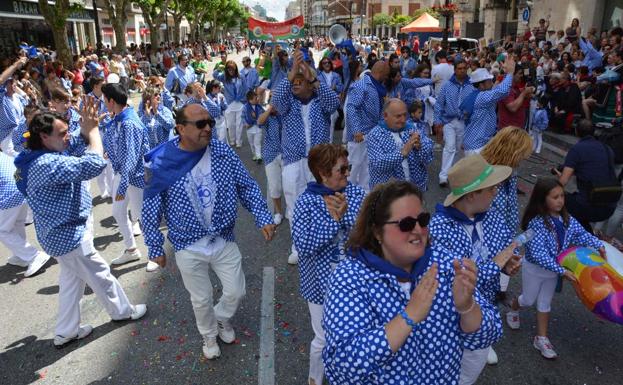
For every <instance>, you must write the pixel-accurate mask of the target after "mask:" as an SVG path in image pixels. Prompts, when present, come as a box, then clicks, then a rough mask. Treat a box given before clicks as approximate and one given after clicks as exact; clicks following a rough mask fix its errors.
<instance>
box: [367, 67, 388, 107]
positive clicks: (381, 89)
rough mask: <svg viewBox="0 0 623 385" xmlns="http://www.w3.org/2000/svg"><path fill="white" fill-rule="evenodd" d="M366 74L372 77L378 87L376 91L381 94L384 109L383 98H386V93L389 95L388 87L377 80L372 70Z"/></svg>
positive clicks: (380, 100) (373, 82) (380, 99)
mask: <svg viewBox="0 0 623 385" xmlns="http://www.w3.org/2000/svg"><path fill="white" fill-rule="evenodd" d="M366 75H368V78H370V80H371V81H372V84H373V85H374V88H376V92H377V93H378V94H379V102H380V103H381V109H382V108H383V99H384V98H385V95H387V89H386V88H385V86H384V85H383V84H382V83H381V82H379V81H378V80H376V79H375V78H374V77H373V76H372V74H371V73H370V72H366Z"/></svg>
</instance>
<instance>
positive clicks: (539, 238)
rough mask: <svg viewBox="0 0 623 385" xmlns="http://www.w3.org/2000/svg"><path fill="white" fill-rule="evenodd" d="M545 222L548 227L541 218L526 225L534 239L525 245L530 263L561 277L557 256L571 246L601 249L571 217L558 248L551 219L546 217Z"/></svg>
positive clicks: (538, 217)
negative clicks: (532, 233)
mask: <svg viewBox="0 0 623 385" xmlns="http://www.w3.org/2000/svg"><path fill="white" fill-rule="evenodd" d="M546 220H547V221H548V223H549V227H547V226H546V225H545V220H544V218H543V217H541V216H537V217H535V218H532V220H531V221H530V222H529V223H528V228H529V229H532V230H534V232H535V236H534V238H533V239H532V240H531V241H530V242H528V243H526V260H527V261H528V262H530V263H533V264H535V265H537V266H539V267H542V268H543V269H545V270H549V271H553V272H554V273H557V274H560V275H562V274H564V272H565V269H564V268H563V267H562V266H560V265H559V264H558V262H557V261H556V257H557V256H558V254H560V253H562V252H563V251H565V250H566V249H568V248H569V247H571V246H584V247H591V248H593V249H595V250H597V249H599V248H601V247H603V244H602V243H601V241H600V240H599V239H597V238H596V237H595V236H593V235H591V234H590V233H589V232H588V231H586V230H585V229H584V227H582V225H580V223H579V222H578V221H577V220H576V219H575V218H573V217H571V216H570V217H569V224H568V225H567V226H566V227H565V230H566V231H565V237H564V241H563V244H562V245H560V247H559V245H558V237H557V236H556V230H555V227H554V224H553V222H552V219H551V218H549V217H548V218H547V219H546ZM561 220H562V219H561Z"/></svg>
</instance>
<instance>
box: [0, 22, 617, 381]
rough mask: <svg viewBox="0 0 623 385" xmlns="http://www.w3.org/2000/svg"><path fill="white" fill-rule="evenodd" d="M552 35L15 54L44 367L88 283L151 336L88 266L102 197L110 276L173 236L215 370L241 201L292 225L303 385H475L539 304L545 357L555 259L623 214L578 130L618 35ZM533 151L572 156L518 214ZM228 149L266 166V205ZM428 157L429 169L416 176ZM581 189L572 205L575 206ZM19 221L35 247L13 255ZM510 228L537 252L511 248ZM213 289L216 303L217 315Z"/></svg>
mask: <svg viewBox="0 0 623 385" xmlns="http://www.w3.org/2000/svg"><path fill="white" fill-rule="evenodd" d="M548 31H549V20H540V21H539V25H538V26H536V27H535V28H534V29H532V30H530V31H528V32H527V33H526V34H525V35H524V36H519V37H518V38H517V39H515V40H513V39H510V38H507V39H505V40H504V41H502V42H501V44H499V45H494V44H493V43H492V44H490V45H489V46H486V47H480V49H479V50H474V51H470V50H459V51H450V50H446V49H442V48H441V46H440V45H439V44H438V43H435V42H433V43H430V45H429V43H428V42H427V43H426V44H425V43H423V42H422V43H420V41H419V40H418V39H417V38H416V39H413V40H410V41H406V42H399V41H397V40H394V39H390V40H388V41H379V40H376V39H369V38H359V39H354V40H352V42H351V43H350V44H340V46H339V47H336V46H334V45H333V44H332V43H330V42H329V41H328V39H326V38H325V37H322V36H316V37H312V38H308V39H305V40H301V41H296V42H294V43H290V44H288V43H287V42H286V44H280V43H278V42H275V41H273V42H247V41H244V42H229V43H227V42H224V43H219V44H217V43H205V42H197V43H189V42H186V43H184V44H180V45H176V46H168V45H163V46H162V47H160V48H159V49H157V50H155V49H153V47H149V46H147V47H146V46H140V47H137V46H132V47H130V50H129V52H127V53H124V54H123V55H120V54H117V53H112V52H111V51H109V50H107V49H106V48H102V47H100V48H99V49H97V50H94V49H90V48H89V49H87V50H86V51H85V52H84V53H83V54H81V55H77V56H76V57H75V58H74V65H73V68H64V66H63V64H62V63H61V62H60V61H58V60H56V57H55V53H54V52H53V51H51V50H46V49H36V48H33V47H28V45H26V44H25V45H24V47H23V49H22V50H21V51H20V52H19V53H18V55H17V57H16V58H9V59H7V60H5V61H4V62H3V72H2V73H1V74H0V84H1V85H2V88H1V89H0V149H1V152H0V183H1V185H0V218H1V220H0V241H1V242H3V244H4V245H5V246H6V247H7V249H8V250H10V251H11V252H12V253H13V255H11V256H10V257H9V258H8V263H9V264H12V265H17V266H23V267H26V268H27V270H26V272H25V273H24V276H26V277H28V276H31V275H33V274H35V273H36V272H37V271H39V270H40V269H41V267H43V266H44V265H45V264H46V263H47V262H48V260H49V259H50V256H51V257H54V258H55V259H56V260H57V261H58V263H59V265H60V277H59V287H60V290H59V313H58V316H57V324H56V329H55V338H54V345H55V346H56V347H59V348H61V347H63V346H65V345H66V344H68V343H71V342H72V341H73V340H76V339H82V338H86V337H87V336H88V335H89V334H90V333H91V331H92V327H91V326H89V325H81V323H80V299H81V297H82V295H83V294H84V289H85V285H88V286H89V287H91V288H92V290H93V291H94V293H95V294H96V296H97V298H98V300H99V301H100V302H101V304H102V306H103V307H104V308H105V309H106V311H107V312H108V314H109V315H110V317H111V318H112V319H113V320H127V319H130V320H137V319H139V318H141V317H143V316H144V315H145V314H146V311H147V306H146V305H145V304H132V303H131V301H130V300H129V299H128V297H127V296H126V294H125V292H124V289H123V287H122V286H121V285H120V284H119V282H118V281H117V279H116V278H115V277H114V276H113V275H112V274H111V271H110V267H109V264H108V263H107V262H106V261H105V260H104V258H102V257H101V256H100V255H99V253H98V251H97V250H96V249H95V248H94V247H93V215H92V197H93V196H95V195H97V193H95V191H94V190H95V188H96V187H95V186H97V188H98V190H99V195H100V196H101V197H102V198H104V199H109V198H110V199H112V215H113V217H114V219H115V221H116V223H117V225H118V230H119V233H120V234H121V235H122V238H123V243H124V251H123V253H122V254H121V255H118V256H115V258H114V259H112V262H111V264H112V265H122V264H126V263H129V262H133V261H137V260H141V259H143V258H145V260H146V262H147V264H146V270H147V271H148V272H154V273H156V272H158V271H159V270H160V269H163V268H166V266H167V264H168V263H170V259H171V258H172V255H171V254H167V253H166V252H165V236H166V238H167V239H168V242H169V243H170V244H171V245H172V248H173V250H174V255H175V262H176V264H177V266H178V268H179V271H180V273H181V277H182V280H183V284H184V286H185V288H186V290H187V291H188V293H189V295H190V300H191V302H192V307H193V311H194V315H195V318H196V325H197V329H198V332H199V333H200V334H201V336H202V337H203V340H204V343H203V346H202V350H203V354H204V355H205V357H206V358H207V359H214V358H217V357H219V356H220V355H221V351H220V347H219V340H220V341H221V342H222V343H226V344H228V343H232V342H234V340H235V338H236V334H235V330H234V328H233V326H232V318H233V317H234V315H235V313H236V310H237V308H238V306H239V304H240V301H241V300H242V298H243V297H244V295H245V275H244V271H243V267H242V262H241V260H242V256H241V253H240V250H239V248H238V245H237V244H236V241H235V237H234V226H235V223H236V220H237V207H238V204H239V203H240V204H241V205H242V206H243V207H244V208H245V209H246V210H247V211H249V212H250V213H251V214H252V216H253V218H254V221H255V225H256V227H257V228H258V229H259V231H261V233H262V235H263V237H264V238H265V239H266V240H267V241H270V240H271V239H272V238H273V236H274V235H275V232H276V231H277V228H279V229H283V228H284V227H286V226H284V224H285V222H286V220H287V221H288V223H289V231H290V234H291V239H292V246H291V250H290V252H289V255H287V256H286V255H284V256H283V258H284V261H285V260H286V258H287V262H288V263H289V264H291V265H298V269H299V272H300V295H301V297H302V298H303V299H304V301H306V302H307V303H308V306H309V315H310V321H311V325H312V329H313V334H314V335H313V336H310V338H313V339H312V340H311V343H310V350H309V360H310V362H309V375H308V383H309V384H315V385H320V384H322V383H323V381H324V378H325V377H326V378H327V380H328V381H329V383H331V384H399V383H400V384H461V385H466V384H473V383H475V382H476V381H477V379H478V377H479V375H480V373H481V372H482V370H483V369H484V367H485V365H486V364H487V363H490V364H495V363H497V362H498V357H497V354H496V353H495V351H494V349H493V345H495V343H496V342H497V341H498V340H499V339H500V338H501V336H502V331H503V326H502V325H503V322H502V319H503V318H504V319H505V321H506V323H507V324H508V326H509V327H510V328H511V329H518V328H520V311H521V308H528V307H531V306H533V305H535V304H536V311H537V317H536V318H537V327H536V335H535V336H534V341H533V345H534V347H535V348H536V349H537V350H538V351H539V352H540V354H541V355H542V356H543V357H545V358H548V359H553V358H556V357H557V353H556V351H555V350H554V347H553V344H552V342H550V340H549V339H548V337H547V336H548V321H549V315H550V312H551V311H552V309H551V304H552V299H553V296H554V293H555V289H556V286H557V284H558V282H559V280H560V278H566V279H569V280H575V277H574V276H573V274H571V273H570V272H569V271H567V270H565V269H564V268H563V267H561V266H560V265H559V264H558V263H557V262H556V256H557V255H558V254H559V253H560V252H562V251H563V250H565V249H566V248H568V247H569V246H571V245H576V246H586V247H592V248H594V249H595V250H598V251H599V252H600V253H601V254H602V256H604V257H605V251H604V247H603V243H602V239H603V240H607V241H610V242H613V243H616V239H614V238H613V236H614V235H615V232H616V231H617V230H618V229H619V228H620V225H621V221H622V220H623V203H622V204H619V197H620V193H619V195H618V196H614V197H612V196H610V195H608V196H604V195H598V194H597V192H595V191H594V188H595V186H598V185H599V186H607V185H609V186H613V185H619V186H620V178H619V177H618V174H616V171H617V170H618V167H617V165H616V163H618V162H616V159H617V157H618V156H619V155H618V153H617V152H616V151H613V150H612V149H611V148H610V147H609V146H608V145H607V144H604V143H603V142H601V141H598V140H597V139H596V137H595V128H594V124H593V122H592V121H591V118H592V113H593V111H594V110H595V109H597V108H600V103H601V99H602V98H601V96H600V95H599V94H600V92H601V91H600V87H601V85H603V84H612V83H613V82H616V81H618V77H617V75H618V73H617V72H616V68H617V66H618V65H619V64H621V63H622V60H623V46H621V36H622V34H623V30H621V28H616V29H614V30H612V31H607V32H604V33H602V34H601V35H599V34H598V33H597V31H596V30H590V31H587V33H584V31H582V30H581V29H580V27H579V22H578V21H577V19H574V21H573V22H572V23H571V26H570V27H568V28H566V30H565V31H559V32H558V33H556V34H551V33H549V32H548ZM235 50H237V51H241V52H245V53H246V52H247V51H248V56H245V57H244V58H243V59H242V66H239V65H238V64H237V63H236V62H235V61H234V60H231V59H230V58H229V56H228V55H229V54H231V53H233V51H235ZM313 51H322V54H321V55H320V57H321V58H320V60H319V61H318V63H315V61H314V57H313V55H312V54H313ZM210 62H216V63H210ZM208 63H210V64H209V66H208ZM212 64H214V65H212ZM208 68H213V70H212V71H210V70H209V69H208ZM618 92H619V94H620V91H618ZM134 93H140V103H139V104H138V107H136V108H134V107H132V106H130V105H129V98H130V97H131V96H132V94H134ZM619 99H620V97H618V98H617V102H616V103H617V105H616V108H617V109H619V108H620V107H621V106H620V103H621V102H620V100H619ZM340 130H341V132H340ZM545 130H554V131H558V132H564V133H569V134H572V135H577V136H579V137H580V141H579V142H578V144H577V145H575V146H574V147H573V148H572V149H571V150H570V151H569V153H568V155H567V157H566V158H565V162H564V164H562V165H561V167H560V168H559V169H556V170H552V171H553V172H554V173H556V176H552V177H550V178H539V179H538V181H537V182H536V185H535V186H534V189H533V191H532V193H531V196H530V197H529V201H528V205H527V207H526V208H525V210H524V211H523V213H520V210H519V204H518V186H517V180H518V176H517V169H518V167H519V165H520V164H521V162H522V161H524V160H526V159H527V158H529V157H530V156H531V155H532V154H533V152H535V153H540V152H541V149H542V135H543V131H545ZM243 134H244V135H243ZM245 137H246V142H248V145H249V146H248V149H249V150H247V147H246V146H245V147H244V148H243V143H244V142H245ZM240 151H251V156H252V159H253V161H255V162H256V163H257V164H258V165H263V167H264V168H265V171H266V173H265V174H266V184H267V186H268V193H267V196H263V194H262V192H261V190H260V188H259V186H258V183H257V182H256V181H255V180H254V179H253V178H252V177H251V176H250V173H249V172H248V171H247V169H246V168H245V165H243V163H242V161H241V159H240V157H239V154H240ZM435 154H437V156H439V157H440V158H441V170H440V172H439V174H438V175H431V174H430V164H431V162H432V160H433V158H434V156H435ZM573 177H575V180H576V183H577V189H578V191H577V192H574V193H569V192H567V193H566V192H565V190H564V187H565V185H566V184H567V183H568V182H569V181H570V180H572V178H573ZM91 181H94V182H95V183H90V182H91ZM431 183H438V184H439V186H440V187H442V188H444V189H446V191H447V197H446V198H445V200H444V201H443V202H439V203H437V205H436V207H435V211H434V213H428V212H426V210H425V207H424V204H423V200H424V198H425V197H426V194H427V190H428V186H430V184H431ZM269 198H270V201H271V203H272V204H271V205H270V207H271V209H269V205H268V204H267V200H268V199H269ZM31 222H32V223H34V227H35V230H36V234H37V239H38V241H39V244H40V245H41V248H42V250H38V249H37V248H35V247H33V246H32V245H31V244H30V243H29V242H28V240H27V239H26V235H25V226H26V225H27V224H29V223H31ZM282 231H288V230H282ZM525 231H527V232H528V233H531V234H533V236H534V237H533V238H532V237H530V240H529V241H528V242H527V243H525V244H522V242H519V241H517V238H516V237H517V234H520V233H523V232H525ZM140 234H143V235H144V242H145V245H146V246H147V250H148V255H147V256H143V255H141V252H140V251H139V249H138V248H137V243H136V239H135V236H136V235H140ZM521 246H523V247H521ZM210 270H212V271H213V272H214V273H215V274H216V276H217V277H218V279H219V280H220V282H221V284H222V286H223V291H222V295H221V297H220V298H219V299H218V301H216V304H215V303H214V300H213V287H212V284H211V283H210V274H209V272H210ZM519 272H521V273H520V276H521V277H520V279H521V282H522V291H521V295H519V296H518V297H517V298H514V299H512V301H511V303H512V306H511V310H510V311H509V312H507V313H506V314H504V317H503V316H502V315H501V314H500V310H499V309H498V305H497V301H498V298H499V296H500V293H505V292H506V289H507V287H508V283H509V279H510V277H511V276H513V275H515V274H517V273H519ZM517 279H519V278H517ZM560 343H563V341H560Z"/></svg>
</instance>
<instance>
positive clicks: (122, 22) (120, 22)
mask: <svg viewBox="0 0 623 385" xmlns="http://www.w3.org/2000/svg"><path fill="white" fill-rule="evenodd" d="M39 1H41V0H39ZM131 2H132V1H130V0H104V8H106V10H107V11H108V17H109V18H110V23H111V24H112V28H113V30H114V31H115V39H116V40H117V44H116V45H115V48H114V49H115V51H116V52H125V50H126V48H127V45H126V42H125V26H126V24H127V23H128V13H127V12H126V9H127V8H128V7H129V6H130V3H131ZM150 33H151V30H150Z"/></svg>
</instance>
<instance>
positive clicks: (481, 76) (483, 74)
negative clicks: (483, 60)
mask: <svg viewBox="0 0 623 385" xmlns="http://www.w3.org/2000/svg"><path fill="white" fill-rule="evenodd" d="M489 79H493V75H491V74H490V73H489V71H487V69H486V68H478V69H477V70H476V71H474V72H472V73H471V75H469V81H470V82H471V83H472V84H476V83H480V82H483V81H485V80H489Z"/></svg>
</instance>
